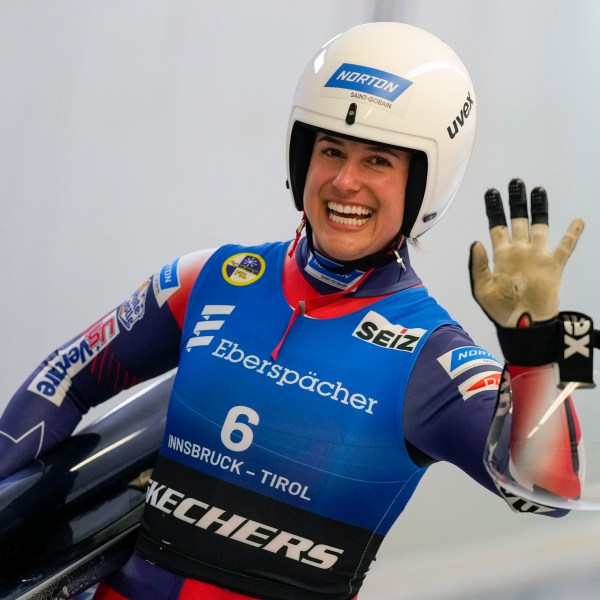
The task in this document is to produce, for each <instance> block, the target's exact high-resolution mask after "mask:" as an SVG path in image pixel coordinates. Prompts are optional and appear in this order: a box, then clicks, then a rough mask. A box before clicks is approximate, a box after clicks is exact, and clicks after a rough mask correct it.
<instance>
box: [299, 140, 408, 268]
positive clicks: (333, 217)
mask: <svg viewBox="0 0 600 600" xmlns="http://www.w3.org/2000/svg"><path fill="white" fill-rule="evenodd" d="M410 158H411V155H410V153H409V152H406V151H404V150H400V149H397V148H393V147H390V146H383V145H378V144H376V143H373V144H370V143H368V142H367V143H363V142H355V141H351V140H347V139H345V138H341V137H334V136H333V135H329V134H326V133H321V132H318V133H317V137H316V140H315V145H314V147H313V151H312V155H311V160H310V166H309V168H308V173H307V176H306V184H305V187H304V210H305V212H306V216H307V218H308V220H309V221H310V224H311V226H312V228H313V235H314V240H313V241H314V245H315V248H317V250H319V251H320V252H322V253H323V254H324V255H325V256H327V257H329V258H331V259H333V260H338V261H349V260H355V259H357V258H362V257H363V256H367V255H369V254H373V253H375V252H379V251H381V250H384V249H387V248H389V247H390V244H391V243H392V241H393V240H394V238H395V237H396V235H397V233H398V231H400V226H401V225H402V217H403V214H404V194H405V190H406V180H407V178H408V171H409V168H410Z"/></svg>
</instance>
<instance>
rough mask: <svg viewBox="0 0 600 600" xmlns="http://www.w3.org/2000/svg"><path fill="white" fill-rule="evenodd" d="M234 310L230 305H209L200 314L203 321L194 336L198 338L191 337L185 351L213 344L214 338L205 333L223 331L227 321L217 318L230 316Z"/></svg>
mask: <svg viewBox="0 0 600 600" xmlns="http://www.w3.org/2000/svg"><path fill="white" fill-rule="evenodd" d="M234 308H235V306H231V305H230V304H207V305H206V306H205V307H204V308H203V309H202V313H201V314H200V316H201V317H202V320H201V321H198V322H197V323H196V326H195V327H194V335H195V336H196V337H191V338H190V339H189V340H188V341H187V344H186V346H185V349H186V350H187V351H188V352H189V351H190V350H191V349H192V348H195V347H196V346H208V345H209V344H210V343H211V342H212V340H213V338H214V336H213V335H204V333H205V332H207V331H218V330H219V329H221V327H223V323H225V321H224V320H223V319H218V318H215V317H219V316H227V315H230V314H231V313H232V312H233V309H234Z"/></svg>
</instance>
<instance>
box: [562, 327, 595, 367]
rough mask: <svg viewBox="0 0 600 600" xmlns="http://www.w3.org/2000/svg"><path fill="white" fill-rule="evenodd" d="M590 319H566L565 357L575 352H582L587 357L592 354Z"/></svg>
mask: <svg viewBox="0 0 600 600" xmlns="http://www.w3.org/2000/svg"><path fill="white" fill-rule="evenodd" d="M591 326H592V324H591V322H590V321H588V320H579V321H564V327H565V338H564V341H565V352H564V357H565V359H567V358H570V357H571V356H573V355H574V354H581V355H582V356H585V357H586V358H589V356H590V329H591Z"/></svg>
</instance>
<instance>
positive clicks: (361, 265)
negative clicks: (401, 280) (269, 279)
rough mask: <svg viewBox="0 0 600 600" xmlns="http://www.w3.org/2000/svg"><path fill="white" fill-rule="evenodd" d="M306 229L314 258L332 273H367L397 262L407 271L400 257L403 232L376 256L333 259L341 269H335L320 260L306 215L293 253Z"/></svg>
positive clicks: (299, 229) (309, 247) (297, 232)
mask: <svg viewBox="0 0 600 600" xmlns="http://www.w3.org/2000/svg"><path fill="white" fill-rule="evenodd" d="M303 227H306V242H307V244H308V249H309V250H310V252H311V253H312V255H313V256H314V258H315V260H316V261H317V263H319V265H320V266H321V267H323V268H324V269H327V270H328V271H331V272H332V273H336V274H338V275H346V274H347V273H352V272H353V271H367V270H369V269H377V268H379V267H383V266H385V265H388V264H389V263H391V262H393V261H396V262H397V263H398V265H399V266H400V267H401V268H402V269H403V270H404V271H406V265H405V264H404V259H403V258H402V256H400V247H401V246H402V244H403V243H404V236H403V235H402V232H400V231H399V232H398V234H397V235H396V237H395V238H394V240H393V242H392V243H391V244H390V247H389V248H388V249H387V250H386V251H383V252H376V253H374V254H369V255H368V256H363V257H362V258H357V259H356V260H344V261H340V260H338V259H336V258H332V259H331V260H334V261H335V262H337V263H339V267H333V266H331V265H326V264H324V263H322V262H321V261H320V260H319V253H318V252H317V250H316V249H315V246H314V243H313V229H312V226H311V224H310V221H309V220H308V219H307V218H306V213H305V214H303V216H302V221H301V223H300V225H299V226H298V229H297V230H296V241H295V243H294V245H293V248H292V251H291V252H293V251H294V249H295V248H296V245H297V241H298V239H299V237H300V233H301V232H302V228H303Z"/></svg>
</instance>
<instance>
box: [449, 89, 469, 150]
mask: <svg viewBox="0 0 600 600" xmlns="http://www.w3.org/2000/svg"><path fill="white" fill-rule="evenodd" d="M472 107H473V100H472V99H471V92H468V93H467V99H466V100H465V103H464V104H463V105H462V108H461V109H460V112H459V113H458V114H457V115H456V118H455V119H454V121H452V124H451V125H448V127H446V130H447V131H448V135H449V136H450V139H451V140H453V139H454V137H455V136H456V134H457V133H458V132H459V131H460V130H461V128H462V126H463V125H464V124H465V121H466V120H467V119H468V118H469V115H470V114H471V108H472Z"/></svg>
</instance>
